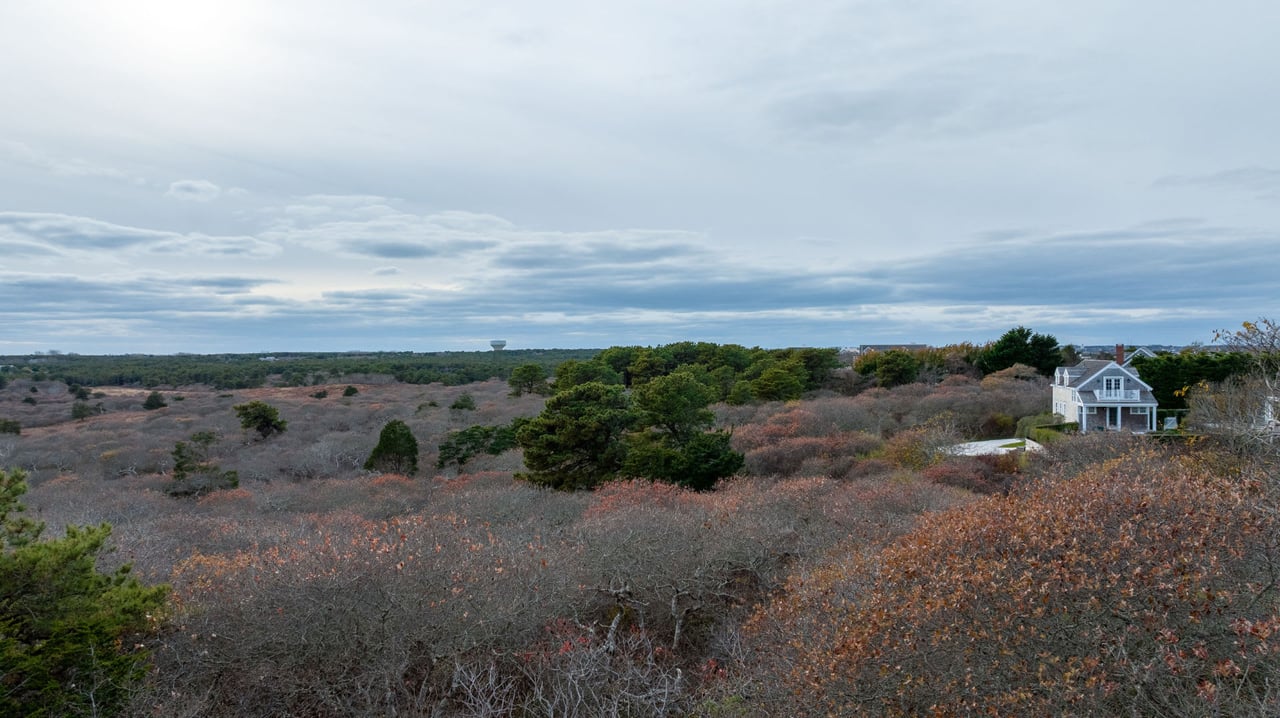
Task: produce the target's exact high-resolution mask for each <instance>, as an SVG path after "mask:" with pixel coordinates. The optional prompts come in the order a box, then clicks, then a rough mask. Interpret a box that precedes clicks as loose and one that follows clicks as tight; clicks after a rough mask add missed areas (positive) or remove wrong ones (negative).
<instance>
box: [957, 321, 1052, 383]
mask: <svg viewBox="0 0 1280 718" xmlns="http://www.w3.org/2000/svg"><path fill="white" fill-rule="evenodd" d="M975 364H977V366H978V368H979V369H981V370H982V373H983V374H991V373H993V372H997V371H1000V370H1001V369H1008V368H1009V367H1011V366H1013V365H1014V364H1026V365H1027V366H1029V367H1034V368H1035V370H1036V371H1038V372H1040V373H1041V374H1043V375H1045V376H1049V375H1051V374H1053V371H1054V369H1056V368H1057V367H1058V366H1060V365H1061V364H1062V350H1061V349H1059V348H1058V340H1057V339H1056V338H1055V337H1054V336H1053V335H1052V334H1035V333H1033V332H1032V331H1031V330H1030V329H1028V328H1026V327H1021V326H1020V327H1014V328H1013V329H1010V330H1009V331H1007V332H1005V333H1004V334H1003V335H1001V337H1000V338H999V339H997V340H996V341H995V342H994V343H992V344H991V346H989V347H987V348H986V349H985V350H983V351H982V352H981V353H980V354H979V355H978V358H977V361H975Z"/></svg>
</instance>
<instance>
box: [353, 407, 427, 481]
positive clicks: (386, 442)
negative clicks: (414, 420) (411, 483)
mask: <svg viewBox="0 0 1280 718" xmlns="http://www.w3.org/2000/svg"><path fill="white" fill-rule="evenodd" d="M364 468H365V470H366V471H387V472H394V473H402V474H407V475H409V476H412V475H413V474H415V473H417V471H418V440H417V439H415V438H414V437H413V432H412V431H411V430H410V429H409V426H408V425H407V424H405V423H404V422H403V421H401V420H399V419H392V420H391V421H388V422H387V423H386V425H385V426H383V427H382V433H380V434H379V435H378V445H377V446H375V447H373V452H372V453H370V454H369V458H368V459H367V460H366V461H365V462H364Z"/></svg>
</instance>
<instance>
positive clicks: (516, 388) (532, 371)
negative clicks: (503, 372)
mask: <svg viewBox="0 0 1280 718" xmlns="http://www.w3.org/2000/svg"><path fill="white" fill-rule="evenodd" d="M507 385H508V386H510V387H511V395H512V396H522V395H524V394H526V393H529V394H545V393H547V391H548V390H549V389H550V387H549V386H548V385H547V370H546V369H545V368H543V366H542V365H541V364H534V363H529V364H521V365H520V366H518V367H516V368H515V369H512V370H511V378H509V379H507Z"/></svg>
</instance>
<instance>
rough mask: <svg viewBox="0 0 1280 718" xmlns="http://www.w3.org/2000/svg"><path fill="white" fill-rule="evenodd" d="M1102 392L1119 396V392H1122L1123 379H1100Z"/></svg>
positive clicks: (1119, 377) (1109, 377) (1110, 377)
mask: <svg viewBox="0 0 1280 718" xmlns="http://www.w3.org/2000/svg"><path fill="white" fill-rule="evenodd" d="M1102 391H1103V393H1105V394H1119V393H1120V392H1121V391H1124V377H1122V376H1104V377H1102Z"/></svg>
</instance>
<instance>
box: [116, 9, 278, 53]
mask: <svg viewBox="0 0 1280 718" xmlns="http://www.w3.org/2000/svg"><path fill="white" fill-rule="evenodd" d="M253 8H254V5H253V4H252V3H247V2H239V1H237V0H218V1H217V2H208V1H206V0H197V1H194V2H193V1H189V0H115V1H114V2H111V3H104V4H103V6H102V13H103V16H102V20H103V26H102V32H103V33H104V35H106V36H107V37H106V39H107V40H108V41H109V42H110V43H111V44H112V45H113V46H114V47H115V48H116V50H117V52H119V53H120V54H121V55H122V56H124V57H129V58H132V59H134V60H136V61H139V62H143V63H147V64H150V65H153V66H154V65H161V66H164V65H170V66H172V65H176V66H185V67H190V66H225V65H228V64H233V63H235V62H236V58H237V57H238V56H239V55H240V54H241V53H242V51H243V50H244V47H245V45H246V44H247V43H248V41H249V37H248V36H249V34H250V30H251V29H252V26H253V25H254V24H255V21H256V19H257V18H256V13H255V12H254V10H253Z"/></svg>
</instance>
